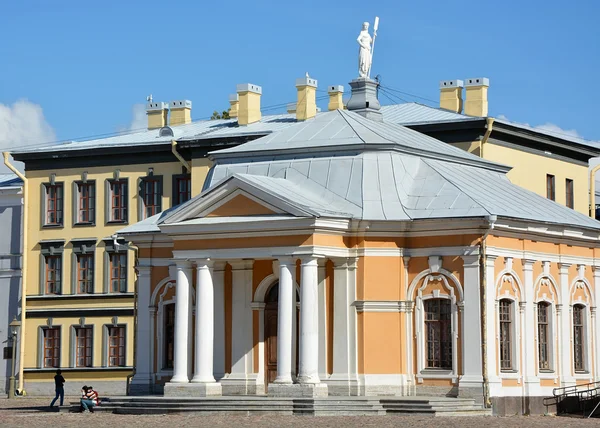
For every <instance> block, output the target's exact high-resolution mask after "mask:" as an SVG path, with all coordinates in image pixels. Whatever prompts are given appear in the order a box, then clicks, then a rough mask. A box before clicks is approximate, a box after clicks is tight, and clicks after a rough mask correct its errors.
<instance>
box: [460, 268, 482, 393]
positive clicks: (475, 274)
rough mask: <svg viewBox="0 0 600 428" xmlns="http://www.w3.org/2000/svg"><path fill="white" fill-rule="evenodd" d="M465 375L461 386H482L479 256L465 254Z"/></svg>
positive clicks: (463, 325) (463, 346) (463, 331)
mask: <svg viewBox="0 0 600 428" xmlns="http://www.w3.org/2000/svg"><path fill="white" fill-rule="evenodd" d="M462 259H463V288H464V291H463V299H464V305H463V319H462V334H461V336H462V351H463V352H462V355H463V361H462V363H463V367H462V372H463V375H462V377H461V379H460V387H466V388H478V389H481V388H482V385H483V384H482V382H483V375H482V373H483V372H482V359H481V310H480V308H481V294H480V284H479V278H480V272H479V269H480V266H479V256H463V257H462Z"/></svg>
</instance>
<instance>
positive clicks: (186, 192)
mask: <svg viewBox="0 0 600 428" xmlns="http://www.w3.org/2000/svg"><path fill="white" fill-rule="evenodd" d="M191 197H192V180H191V177H190V176H189V175H174V176H173V206H175V205H179V204H183V203H184V202H187V201H189V200H190V199H191Z"/></svg>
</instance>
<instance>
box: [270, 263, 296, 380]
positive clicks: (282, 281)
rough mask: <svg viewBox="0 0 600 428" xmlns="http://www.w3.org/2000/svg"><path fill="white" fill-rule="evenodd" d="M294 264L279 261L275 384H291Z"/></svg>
mask: <svg viewBox="0 0 600 428" xmlns="http://www.w3.org/2000/svg"><path fill="white" fill-rule="evenodd" d="M295 269H296V264H295V263H294V260H293V259H291V258H283V259H279V301H278V314H277V378H276V379H275V383H284V384H291V383H292V326H293V323H292V317H293V316H294V312H295V300H296V299H295V298H294V293H295V290H294V283H293V278H294V275H293V271H294V270H295Z"/></svg>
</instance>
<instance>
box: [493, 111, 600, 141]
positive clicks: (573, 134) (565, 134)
mask: <svg viewBox="0 0 600 428" xmlns="http://www.w3.org/2000/svg"><path fill="white" fill-rule="evenodd" d="M498 119H501V120H507V121H509V122H512V123H514V124H516V125H522V126H526V127H528V128H531V129H534V130H537V131H542V132H547V133H548V134H553V135H555V136H556V137H559V138H561V137H562V138H569V137H570V138H577V139H580V140H582V141H581V142H582V143H587V144H589V143H592V144H598V145H600V141H590V140H585V138H584V137H583V136H582V135H580V134H579V132H577V130H575V129H563V128H561V127H560V126H558V125H556V124H554V123H550V122H546V123H544V124H543V125H537V126H533V125H530V124H529V123H525V122H515V121H513V120H510V119H509V118H507V117H506V116H504V115H503V114H501V115H498Z"/></svg>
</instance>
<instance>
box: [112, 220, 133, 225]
mask: <svg viewBox="0 0 600 428" xmlns="http://www.w3.org/2000/svg"><path fill="white" fill-rule="evenodd" d="M106 224H107V225H111V224H129V221H128V220H108V221H107V222H106Z"/></svg>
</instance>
